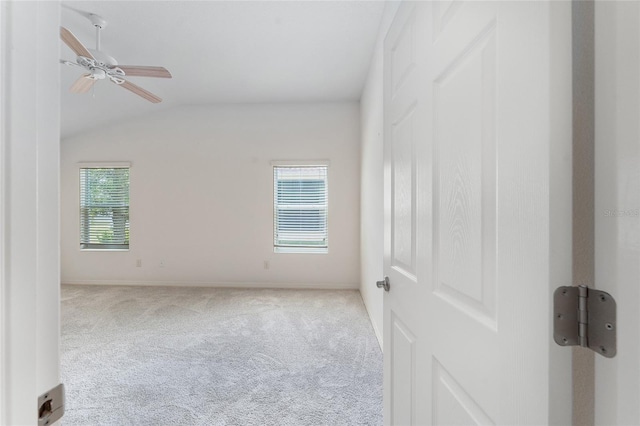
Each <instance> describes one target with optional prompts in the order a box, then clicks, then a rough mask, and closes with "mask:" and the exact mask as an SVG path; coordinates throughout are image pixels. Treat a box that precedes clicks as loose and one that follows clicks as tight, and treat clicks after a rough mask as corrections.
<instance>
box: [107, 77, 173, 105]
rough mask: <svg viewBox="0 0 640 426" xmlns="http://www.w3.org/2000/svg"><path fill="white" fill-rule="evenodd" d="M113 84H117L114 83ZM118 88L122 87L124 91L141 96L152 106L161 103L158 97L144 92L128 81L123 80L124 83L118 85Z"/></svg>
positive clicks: (146, 91)
mask: <svg viewBox="0 0 640 426" xmlns="http://www.w3.org/2000/svg"><path fill="white" fill-rule="evenodd" d="M115 84H118V83H115ZM118 86H120V87H124V88H125V89H127V90H129V91H131V92H133V93H135V94H136V95H138V96H142V97H143V98H145V99H146V100H148V101H149V102H152V103H154V104H157V103H160V102H162V99H161V98H159V97H158V96H156V95H154V94H153V93H151V92H149V91H148V90H144V89H143V88H142V87H140V86H137V85H135V84H133V83H131V82H130V81H126V80H125V81H124V83H122V84H118Z"/></svg>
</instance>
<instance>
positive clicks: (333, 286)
mask: <svg viewBox="0 0 640 426" xmlns="http://www.w3.org/2000/svg"><path fill="white" fill-rule="evenodd" d="M62 285H112V286H149V287H154V286H155V287H212V288H283V289H313V290H358V288H359V287H358V286H359V284H358V283H286V282H284V283H283V282H211V281H131V280H63V281H62Z"/></svg>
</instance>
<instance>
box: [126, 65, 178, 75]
mask: <svg viewBox="0 0 640 426" xmlns="http://www.w3.org/2000/svg"><path fill="white" fill-rule="evenodd" d="M118 68H120V69H121V70H122V71H124V74H125V75H126V76H127V77H158V78H171V73H170V72H169V71H168V70H167V69H166V68H165V67H143V66H138V65H118Z"/></svg>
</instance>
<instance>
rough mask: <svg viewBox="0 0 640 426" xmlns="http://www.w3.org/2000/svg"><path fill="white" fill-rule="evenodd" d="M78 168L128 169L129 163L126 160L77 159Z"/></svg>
mask: <svg viewBox="0 0 640 426" xmlns="http://www.w3.org/2000/svg"><path fill="white" fill-rule="evenodd" d="M77 165H78V168H79V169H130V168H131V163H130V162H127V161H79V162H78V163H77Z"/></svg>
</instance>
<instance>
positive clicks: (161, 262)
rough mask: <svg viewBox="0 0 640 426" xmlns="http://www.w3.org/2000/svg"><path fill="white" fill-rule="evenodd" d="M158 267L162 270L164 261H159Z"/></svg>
mask: <svg viewBox="0 0 640 426" xmlns="http://www.w3.org/2000/svg"><path fill="white" fill-rule="evenodd" d="M159 266H160V267H161V268H164V259H163V260H161V261H160V263H159Z"/></svg>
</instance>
